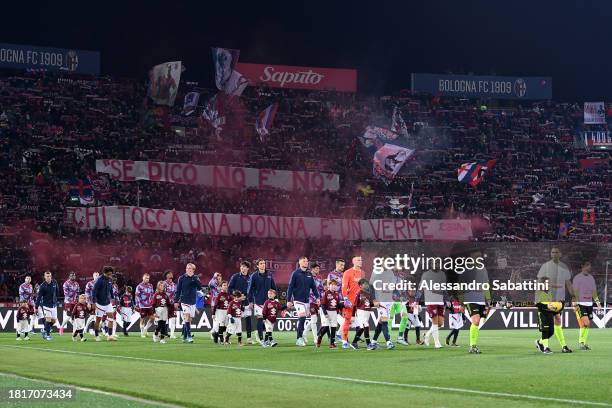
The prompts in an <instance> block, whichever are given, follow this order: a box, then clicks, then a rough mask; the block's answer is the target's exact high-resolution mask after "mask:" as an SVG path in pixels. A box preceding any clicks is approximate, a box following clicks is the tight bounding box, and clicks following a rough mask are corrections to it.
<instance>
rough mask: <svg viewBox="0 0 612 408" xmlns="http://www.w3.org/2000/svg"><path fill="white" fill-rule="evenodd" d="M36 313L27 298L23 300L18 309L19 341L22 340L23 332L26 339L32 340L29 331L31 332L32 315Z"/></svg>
mask: <svg viewBox="0 0 612 408" xmlns="http://www.w3.org/2000/svg"><path fill="white" fill-rule="evenodd" d="M32 314H34V311H33V309H32V308H31V307H30V305H29V303H28V301H27V300H22V301H21V303H20V304H19V309H18V310H17V329H16V331H17V341H20V340H21V336H20V335H21V334H23V339H24V340H30V336H28V333H29V332H30V315H32Z"/></svg>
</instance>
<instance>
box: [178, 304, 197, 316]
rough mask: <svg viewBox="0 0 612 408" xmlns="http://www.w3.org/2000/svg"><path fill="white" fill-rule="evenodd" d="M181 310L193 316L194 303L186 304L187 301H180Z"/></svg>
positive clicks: (194, 310) (194, 311) (194, 312)
mask: <svg viewBox="0 0 612 408" xmlns="http://www.w3.org/2000/svg"><path fill="white" fill-rule="evenodd" d="M181 311H182V312H183V313H185V314H188V315H189V316H191V317H193V316H195V314H196V307H195V305H188V304H187V303H181Z"/></svg>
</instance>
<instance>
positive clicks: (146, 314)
mask: <svg viewBox="0 0 612 408" xmlns="http://www.w3.org/2000/svg"><path fill="white" fill-rule="evenodd" d="M149 279H150V275H149V274H148V273H145V274H143V275H142V282H140V283H139V284H138V286H136V310H137V311H138V313H139V314H140V337H147V330H149V327H151V325H152V324H153V314H154V313H155V312H154V311H153V305H152V301H153V293H155V290H154V289H153V285H152V284H151V283H149Z"/></svg>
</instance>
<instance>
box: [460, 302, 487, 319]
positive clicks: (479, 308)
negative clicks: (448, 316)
mask: <svg viewBox="0 0 612 408" xmlns="http://www.w3.org/2000/svg"><path fill="white" fill-rule="evenodd" d="M465 309H466V310H467V312H468V314H469V315H470V317H472V316H476V315H478V316H480V317H485V316H486V306H485V305H481V304H479V303H466V304H465Z"/></svg>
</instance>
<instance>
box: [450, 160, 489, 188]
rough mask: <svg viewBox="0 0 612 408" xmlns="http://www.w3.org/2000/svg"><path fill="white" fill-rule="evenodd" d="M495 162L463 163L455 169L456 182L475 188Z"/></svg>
mask: <svg viewBox="0 0 612 408" xmlns="http://www.w3.org/2000/svg"><path fill="white" fill-rule="evenodd" d="M496 161H497V160H488V161H480V162H472V163H464V164H462V165H461V167H459V168H458V169H457V180H459V182H461V183H467V184H469V185H470V186H472V187H476V186H477V185H478V183H480V182H481V181H482V178H483V177H484V175H485V173H486V172H487V170H489V169H490V168H492V167H493V166H494V165H495V162H496Z"/></svg>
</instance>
